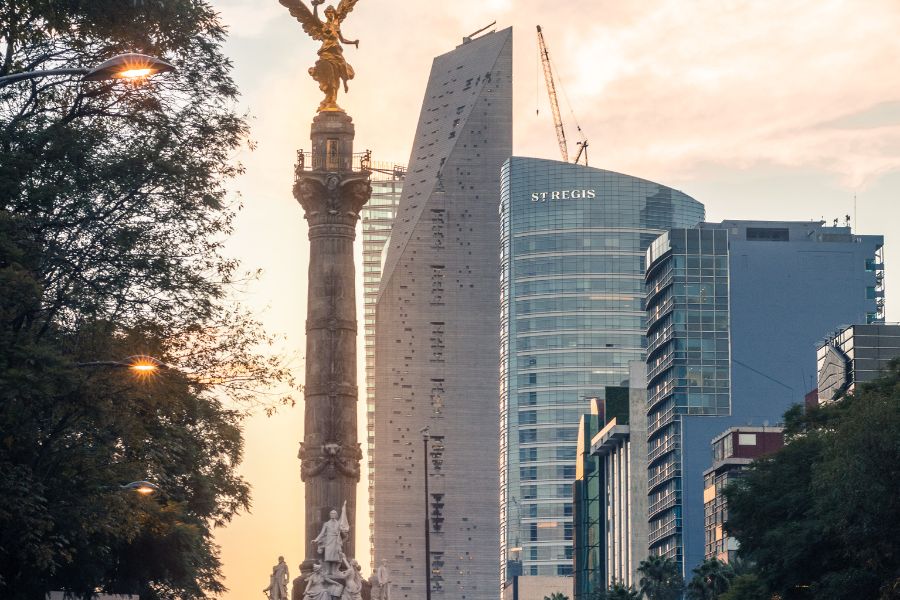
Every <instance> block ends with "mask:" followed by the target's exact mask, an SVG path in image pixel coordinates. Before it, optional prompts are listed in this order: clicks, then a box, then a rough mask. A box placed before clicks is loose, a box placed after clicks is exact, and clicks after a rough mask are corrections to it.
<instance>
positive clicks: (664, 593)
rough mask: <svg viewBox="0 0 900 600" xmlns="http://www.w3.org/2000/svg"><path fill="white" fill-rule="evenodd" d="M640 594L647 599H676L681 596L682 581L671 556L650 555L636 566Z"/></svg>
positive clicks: (676, 564)
mask: <svg viewBox="0 0 900 600" xmlns="http://www.w3.org/2000/svg"><path fill="white" fill-rule="evenodd" d="M638 574H639V575H640V580H639V581H638V585H639V587H640V590H641V595H642V596H644V597H645V598H647V599H648V600H676V599H677V598H680V597H681V592H682V589H683V587H684V582H683V580H682V577H681V573H679V572H678V563H676V562H675V561H674V560H673V559H671V558H662V557H661V556H650V557H649V558H647V560H643V561H641V564H640V565H639V566H638Z"/></svg>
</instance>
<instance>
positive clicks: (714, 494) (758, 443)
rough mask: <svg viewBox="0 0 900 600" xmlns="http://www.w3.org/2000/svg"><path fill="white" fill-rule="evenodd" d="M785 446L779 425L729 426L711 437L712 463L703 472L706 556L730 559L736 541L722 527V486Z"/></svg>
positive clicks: (725, 512) (724, 511) (724, 502)
mask: <svg viewBox="0 0 900 600" xmlns="http://www.w3.org/2000/svg"><path fill="white" fill-rule="evenodd" d="M783 447H784V429H783V428H781V427H749V426H747V427H729V428H728V429H726V430H725V431H723V432H722V433H721V434H719V435H717V436H716V437H715V438H713V440H712V466H711V467H710V468H709V469H707V470H706V471H704V472H703V516H704V529H705V531H706V554H705V556H704V558H705V559H707V560H709V559H713V558H716V559H719V560H720V561H722V562H725V563H727V562H731V561H733V560H734V558H735V556H737V550H738V542H737V539H736V538H734V537H731V536H730V535H729V534H728V531H727V530H726V529H725V523H726V522H727V521H728V500H727V498H726V497H725V494H724V493H723V490H724V489H725V486H727V485H728V484H729V483H732V482H734V481H735V480H737V479H738V478H740V477H741V475H742V474H743V472H744V469H746V468H747V465H749V464H750V463H751V462H753V461H754V460H756V459H757V458H761V457H763V456H766V455H767V454H771V453H773V452H778V451H779V450H781V448H783Z"/></svg>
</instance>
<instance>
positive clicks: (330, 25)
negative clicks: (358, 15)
mask: <svg viewBox="0 0 900 600" xmlns="http://www.w3.org/2000/svg"><path fill="white" fill-rule="evenodd" d="M278 1H279V2H281V4H282V5H284V6H286V7H287V9H288V10H289V11H290V13H291V15H293V16H294V18H295V19H297V20H298V21H300V24H301V25H303V31H305V32H306V33H308V34H309V36H310V37H311V38H313V39H314V40H319V41H321V42H322V46H321V48H319V60H317V61H316V64H315V66H313V67H310V69H309V74H310V75H311V76H312V78H313V79H315V80H316V81H317V82H319V89H320V90H322V91H323V92H324V93H325V99H324V100H322V102H321V103H320V104H319V111H320V112H321V111H323V110H341V107H340V106H338V105H337V95H338V90H339V89H340V87H341V84H342V83H343V85H344V91H345V92H346V91H348V88H347V81H349V80H350V79H353V67H351V66H350V65H349V64H347V61H346V60H345V59H344V49H343V48H342V47H341V44H353V45H354V46H356V47H357V48H359V40H346V39H344V36H343V34H341V23H342V22H343V21H344V19H345V18H346V17H347V14H348V13H349V12H350V11H351V10H353V7H354V6H355V5H356V3H357V2H358V0H340V2H339V3H338V5H337V8H334V7H333V6H329V7H328V8H326V9H325V21H324V22H323V21H322V20H321V19H319V5H320V4H322V3H323V2H325V0H312V7H313V8H312V11H310V10H309V7H307V6H306V4H304V2H303V0H278Z"/></svg>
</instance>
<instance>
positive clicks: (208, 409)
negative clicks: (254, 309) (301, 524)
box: [0, 0, 291, 600]
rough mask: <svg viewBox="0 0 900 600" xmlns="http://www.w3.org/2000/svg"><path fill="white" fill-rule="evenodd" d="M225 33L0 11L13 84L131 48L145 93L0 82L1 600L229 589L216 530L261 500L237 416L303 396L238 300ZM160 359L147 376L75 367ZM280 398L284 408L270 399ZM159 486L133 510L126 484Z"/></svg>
mask: <svg viewBox="0 0 900 600" xmlns="http://www.w3.org/2000/svg"><path fill="white" fill-rule="evenodd" d="M224 35H225V32H224V29H223V28H222V25H221V24H220V22H219V20H218V17H217V15H216V13H215V11H214V10H213V9H212V7H211V6H210V5H209V4H208V3H207V2H206V1H205V0H167V1H166V2H156V1H143V2H120V1H119V0H91V1H86V0H75V1H70V2H55V1H53V2H46V1H44V0H22V1H19V2H13V3H3V5H2V8H0V75H5V74H9V73H13V72H16V71H21V70H32V69H48V68H56V67H84V66H93V65H96V64H98V63H99V62H101V61H102V60H103V59H106V58H108V57H109V56H111V55H113V54H117V53H121V52H125V51H133V50H138V51H142V52H144V53H147V54H152V55H157V56H162V57H164V58H166V59H168V60H170V61H171V62H173V63H174V64H176V66H177V67H178V71H177V72H176V73H173V74H167V75H165V76H162V77H159V78H154V79H151V80H148V81H147V82H146V83H144V84H142V85H139V86H131V85H128V84H123V83H113V82H79V81H75V80H72V79H66V78H45V79H40V80H35V81H32V82H23V83H18V84H14V85H11V86H7V87H3V88H0V432H2V434H0V597H3V598H5V599H6V598H9V599H11V600H14V599H18V598H37V597H43V595H44V592H45V591H47V590H48V589H65V590H70V591H72V592H75V593H78V594H81V595H83V596H87V595H89V594H91V593H92V592H95V591H98V590H106V591H111V592H119V593H122V592H126V593H139V594H141V597H142V598H150V599H153V598H201V597H206V596H208V595H210V594H217V593H219V592H221V591H223V590H224V586H223V585H222V583H221V572H220V562H219V558H218V550H217V548H216V546H215V544H214V543H213V528H214V527H216V526H221V525H224V524H225V523H227V522H228V521H229V520H230V519H231V518H232V517H233V516H234V515H235V514H236V513H237V512H238V511H239V510H242V509H246V508H247V507H248V506H249V488H248V486H247V484H246V482H245V481H244V480H243V479H241V478H240V476H239V475H238V474H237V473H236V467H237V465H238V464H239V462H240V460H241V452H242V446H243V441H242V437H241V429H240V422H241V418H242V416H243V415H244V414H245V413H246V411H247V410H249V409H251V408H252V407H253V406H254V405H255V404H257V403H258V402H260V401H259V397H260V396H259V393H260V391H262V390H265V389H267V387H268V386H270V385H277V384H278V383H279V382H284V383H285V384H286V385H288V386H290V382H291V380H290V373H289V372H288V371H287V370H286V369H284V368H283V367H282V366H281V365H280V363H279V362H278V360H277V358H271V357H268V356H266V355H263V354H261V353H260V351H259V348H260V347H261V346H264V345H265V344H266V343H268V342H269V341H270V338H269V337H268V336H267V335H266V334H265V333H264V332H262V330H261V328H260V327H259V326H258V324H257V323H255V322H254V321H253V319H252V318H251V317H250V316H249V315H248V314H247V312H246V311H244V310H243V309H241V308H240V307H239V306H236V305H235V304H234V303H233V302H232V301H231V300H230V299H229V298H230V291H231V290H232V289H233V288H234V286H235V284H237V283H240V281H241V279H242V278H243V277H244V275H241V274H240V273H239V271H238V269H239V266H238V264H237V263H236V262H235V261H234V260H232V259H230V258H228V257H226V256H224V255H223V253H222V244H223V242H224V239H225V238H226V237H227V235H228V234H229V233H230V231H231V223H232V219H233V217H234V214H235V211H236V210H237V208H238V206H236V205H232V204H229V202H227V196H226V188H225V181H226V180H227V179H228V178H229V177H232V176H234V175H236V174H238V173H239V172H240V166H239V165H238V164H236V163H234V162H233V161H232V157H233V155H234V153H235V152H236V150H237V149H238V148H239V147H240V146H241V145H242V144H244V143H245V140H246V135H247V127H246V123H245V121H244V119H243V118H242V117H241V116H239V115H237V114H235V113H234V111H233V109H232V108H231V107H232V105H233V102H234V100H235V98H236V94H237V90H236V88H235V86H234V84H233V82H232V81H231V78H230V75H229V71H230V63H229V61H228V60H227V58H226V57H224V56H223V55H222V51H221V45H222V42H223V40H224ZM139 353H148V354H152V355H154V356H157V357H159V358H161V359H163V360H164V361H166V362H170V363H173V364H176V365H178V366H179V368H180V369H181V370H175V371H167V372H166V373H165V374H164V375H162V376H159V377H157V378H155V379H148V380H143V381H138V380H135V379H134V378H132V377H130V376H128V375H126V374H124V373H123V372H121V371H98V370H88V369H84V368H79V367H77V366H76V365H77V364H78V363H81V362H86V361H91V360H96V359H119V358H122V357H125V356H128V355H133V354H139ZM266 403H267V404H271V402H270V401H266ZM145 478H150V479H153V480H154V481H155V482H157V483H158V484H159V485H160V486H161V488H162V490H163V492H162V493H161V494H160V495H159V497H157V498H138V497H135V496H134V495H131V494H126V493H123V492H122V491H120V489H119V485H120V484H122V483H126V482H129V481H134V480H138V479H145Z"/></svg>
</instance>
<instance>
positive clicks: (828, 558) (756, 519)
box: [726, 359, 900, 600]
mask: <svg viewBox="0 0 900 600" xmlns="http://www.w3.org/2000/svg"><path fill="white" fill-rule="evenodd" d="M785 426H786V430H785V433H786V440H787V442H788V443H787V444H786V445H785V447H784V449H782V450H781V451H780V452H778V453H776V454H774V455H772V456H770V457H766V458H764V459H761V460H759V461H755V462H754V463H753V465H751V467H750V468H749V469H748V471H747V472H746V474H745V477H744V478H742V479H741V480H739V481H738V482H737V483H736V484H735V485H732V486H729V487H728V489H726V495H727V498H728V506H729V519H728V523H727V527H728V530H729V531H731V532H732V533H733V534H734V535H735V536H736V537H737V539H738V540H739V542H740V544H741V549H740V552H741V554H742V556H744V557H746V558H749V559H750V560H752V561H753V562H754V563H755V565H756V571H757V575H758V577H759V581H760V582H761V583H762V585H763V586H764V589H765V592H766V593H767V594H770V595H772V594H778V595H779V596H781V597H782V598H783V599H784V600H793V599H795V598H796V599H801V598H834V599H836V600H840V599H843V598H848V599H850V598H881V599H887V598H895V597H897V593H898V590H900V498H898V495H897V492H896V490H897V485H898V481H900V445H898V444H897V440H898V439H900V359H895V360H894V361H892V362H891V364H890V367H889V368H888V370H887V372H886V374H885V376H883V377H882V378H880V379H878V380H876V381H874V382H871V383H868V384H863V385H860V386H859V387H857V389H856V391H855V393H853V394H851V395H848V396H846V397H844V398H842V399H840V400H838V401H836V402H834V403H830V404H827V405H825V406H822V407H819V408H817V409H811V410H809V411H808V412H806V413H804V412H803V411H802V410H801V409H799V408H795V409H792V410H791V411H789V412H788V413H787V414H786V415H785Z"/></svg>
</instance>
